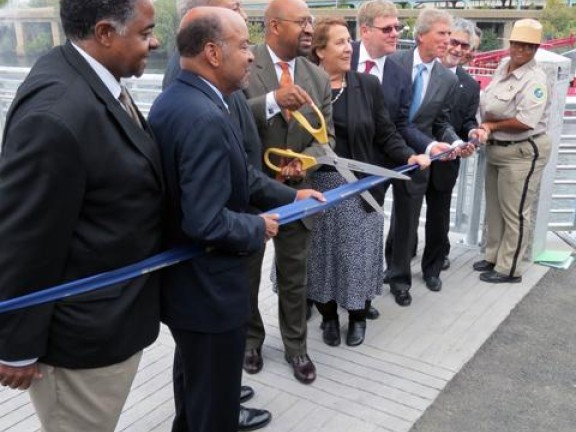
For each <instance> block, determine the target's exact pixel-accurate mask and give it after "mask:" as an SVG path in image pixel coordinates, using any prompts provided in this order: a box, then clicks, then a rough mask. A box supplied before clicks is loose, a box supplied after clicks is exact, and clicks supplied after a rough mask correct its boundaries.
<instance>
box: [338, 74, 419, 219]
mask: <svg viewBox="0 0 576 432" xmlns="http://www.w3.org/2000/svg"><path fill="white" fill-rule="evenodd" d="M346 81H347V83H348V87H347V95H346V111H347V117H346V125H347V131H346V133H347V136H348V145H349V151H350V154H351V156H352V159H355V160H359V161H363V162H368V163H373V164H379V163H381V164H382V165H385V166H388V167H394V166H398V165H402V164H405V163H406V161H407V160H408V158H409V157H410V156H412V155H413V154H414V150H412V149H411V148H410V147H408V146H407V145H406V143H405V142H404V140H403V139H402V137H400V135H399V134H398V132H397V130H396V127H395V126H394V123H392V120H390V116H389V114H388V109H387V108H386V106H385V105H384V97H383V95H382V92H381V91H380V82H379V81H378V78H376V77H374V76H371V75H367V74H364V73H359V72H348V73H347V74H346ZM385 191H386V187H385V186H384V185H378V186H376V187H374V188H372V189H370V192H371V193H372V194H373V195H374V198H376V200H377V201H378V202H379V203H380V204H383V203H384V193H385ZM365 207H366V210H367V211H374V209H373V208H372V207H371V206H369V205H367V204H366V205H365Z"/></svg>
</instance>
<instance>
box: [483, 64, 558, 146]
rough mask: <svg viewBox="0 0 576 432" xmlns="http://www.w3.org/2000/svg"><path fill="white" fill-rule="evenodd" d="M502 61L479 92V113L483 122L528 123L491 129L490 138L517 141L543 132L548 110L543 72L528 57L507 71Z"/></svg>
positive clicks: (547, 94)
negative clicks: (523, 128)
mask: <svg viewBox="0 0 576 432" xmlns="http://www.w3.org/2000/svg"><path fill="white" fill-rule="evenodd" d="M509 61H510V60H509V59H508V60H504V61H503V62H502V64H501V65H500V66H499V67H498V69H497V70H496V72H495V73H494V77H493V78H492V81H491V82H490V84H489V85H488V87H486V90H485V91H484V92H482V94H481V95H480V114H481V118H482V119H483V121H488V122H489V121H495V120H504V119H509V118H516V119H517V120H518V121H520V122H522V123H524V124H525V125H527V126H530V127H531V128H532V129H529V130H526V131H514V132H509V131H501V130H498V131H494V132H493V133H492V135H491V138H493V139H495V140H501V141H521V140H525V139H528V138H530V137H532V136H534V135H538V134H541V133H544V132H546V126H547V123H548V114H549V111H550V100H549V88H548V85H547V79H546V74H545V73H544V71H543V70H542V69H540V68H539V67H538V65H537V64H536V60H534V59H532V60H531V61H529V62H528V63H526V64H524V65H522V66H520V67H519V68H518V69H516V70H515V71H513V72H511V73H508V63H509Z"/></svg>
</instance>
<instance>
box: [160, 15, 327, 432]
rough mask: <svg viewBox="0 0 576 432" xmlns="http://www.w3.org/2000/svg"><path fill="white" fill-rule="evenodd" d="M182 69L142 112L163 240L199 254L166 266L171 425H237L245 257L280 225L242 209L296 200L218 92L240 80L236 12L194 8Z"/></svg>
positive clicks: (242, 45)
mask: <svg viewBox="0 0 576 432" xmlns="http://www.w3.org/2000/svg"><path fill="white" fill-rule="evenodd" d="M177 43H178V50H179V53H180V56H181V66H182V69H183V70H182V72H181V73H180V74H179V75H178V78H177V79H176V81H175V82H174V83H173V84H172V85H170V86H169V87H168V88H167V89H166V91H165V92H163V93H162V94H161V95H160V96H159V97H158V99H157V100H156V102H155V103H154V105H153V106H152V109H151V111H150V124H151V126H152V128H153V130H154V132H155V134H156V136H157V139H158V144H159V147H160V151H161V154H162V163H163V168H164V174H165V176H166V188H167V198H168V199H167V221H166V225H167V230H166V242H167V243H168V246H171V247H172V246H177V245H190V246H194V247H197V248H199V249H202V250H205V251H206V254H204V255H203V256H201V257H198V258H196V259H194V260H192V261H190V262H186V263H182V264H179V265H176V266H174V267H172V268H170V269H168V270H167V271H165V273H164V275H163V276H164V279H163V290H162V292H161V315H162V320H163V321H164V322H165V323H166V324H167V325H168V326H169V327H170V331H171V332H172V335H173V336H174V339H175V341H176V351H175V360H174V362H175V369H176V368H178V369H179V370H180V371H181V373H179V374H177V375H175V382H174V391H175V394H174V399H175V405H176V417H175V419H174V424H173V429H172V430H173V431H181V430H191V431H198V432H213V431H219V432H236V430H237V428H238V415H239V404H238V393H239V391H240V381H241V375H242V357H243V353H244V344H245V324H246V322H247V319H248V317H249V312H250V303H249V297H250V292H249V289H248V286H247V282H246V256H247V255H248V254H250V253H253V252H254V251H257V250H258V249H260V248H261V247H262V244H263V243H264V242H265V241H266V240H267V239H269V238H271V237H273V236H274V235H276V233H277V230H278V222H277V219H278V215H270V214H263V215H254V214H250V213H247V210H248V206H249V204H250V203H254V204H256V205H257V206H258V207H260V208H271V207H274V206H278V205H281V204H287V203H290V202H292V201H294V199H295V198H296V199H300V198H307V197H309V196H316V197H319V198H320V197H321V195H320V194H319V193H317V192H313V191H311V190H302V191H298V192H296V191H294V190H292V189H291V188H288V187H286V186H284V185H281V184H278V183H276V182H274V181H272V180H270V179H269V178H268V177H267V176H265V175H264V174H262V173H260V172H259V171H256V170H254V169H253V168H251V167H250V166H249V165H248V164H247V161H246V155H245V152H244V149H243V147H242V133H241V131H240V130H239V129H238V127H237V125H236V124H235V122H234V121H232V119H231V118H230V115H229V112H228V108H227V104H226V102H225V99H224V96H225V95H229V94H230V93H232V92H233V91H235V90H238V89H240V88H242V87H244V86H245V85H246V84H247V81H248V76H249V66H250V63H251V62H252V60H253V55H252V53H251V51H250V49H249V48H248V29H247V27H246V24H245V22H244V20H243V19H242V18H241V17H240V16H239V15H238V14H236V13H234V12H232V11H230V10H228V9H225V8H213V7H208V8H207V7H199V8H194V9H192V10H190V11H189V12H188V13H187V14H186V15H185V16H184V18H183V20H182V23H181V25H180V30H179V32H178V37H177Z"/></svg>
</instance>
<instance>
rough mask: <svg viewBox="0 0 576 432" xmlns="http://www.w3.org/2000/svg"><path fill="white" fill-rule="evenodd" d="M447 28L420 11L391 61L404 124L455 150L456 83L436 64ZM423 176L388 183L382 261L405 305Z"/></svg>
mask: <svg viewBox="0 0 576 432" xmlns="http://www.w3.org/2000/svg"><path fill="white" fill-rule="evenodd" d="M451 24H452V17H451V16H450V15H449V14H448V13H447V12H445V11H441V10H437V9H432V8H430V9H424V10H422V11H421V12H420V14H419V15H418V19H417V20H416V24H415V28H414V36H415V41H416V47H415V48H414V49H412V50H409V51H403V52H397V53H395V54H393V55H392V56H391V58H392V59H394V60H395V61H397V62H398V64H400V66H402V67H403V68H404V70H405V71H407V72H408V73H410V74H411V76H412V77H413V83H414V84H413V91H412V100H411V104H410V110H409V121H410V122H411V123H412V124H414V126H416V127H417V128H418V129H419V130H420V131H421V132H423V133H424V134H426V135H428V136H429V137H431V138H434V139H436V140H437V141H441V142H447V143H451V144H452V145H454V146H455V145H457V144H460V143H461V142H462V141H461V140H460V138H459V137H458V135H457V134H456V132H454V129H453V128H452V126H451V125H450V108H451V104H452V100H453V97H454V92H455V90H456V87H457V83H458V81H457V79H456V77H455V76H454V75H453V74H452V73H450V71H448V70H447V69H446V68H445V67H444V66H442V65H441V64H440V62H438V61H437V60H436V59H437V58H438V57H442V56H443V55H444V53H445V51H446V48H447V46H448V42H449V39H450V26H451ZM435 145H436V142H432V143H431V144H429V148H433V147H434V146H435ZM466 152H469V151H468V150H466ZM466 152H465V153H464V154H467V153H466ZM456 154H460V151H458V152H455V153H454V154H453V155H452V156H451V157H454V156H456ZM470 154H471V153H470ZM437 163H438V162H437ZM428 177H429V172H428V171H417V172H416V173H414V175H413V176H412V181H411V182H403V183H406V184H401V183H402V182H394V189H393V192H394V206H393V210H392V221H391V226H390V231H389V233H388V238H387V240H386V248H385V257H386V263H387V266H388V269H389V270H388V273H389V280H390V291H391V292H392V293H393V295H394V297H395V299H396V302H397V303H398V304H399V305H401V306H408V305H410V303H411V301H412V297H411V295H410V293H409V289H410V287H411V285H412V275H411V269H410V261H411V258H412V256H413V253H414V248H415V245H416V232H417V229H418V222H419V217H420V210H421V207H422V200H423V197H424V195H425V193H426V190H427V187H428ZM430 229H434V227H432V226H431V227H430ZM427 231H428V230H427ZM440 265H441V263H440ZM423 276H424V280H425V282H426V286H427V287H428V288H429V289H430V290H431V291H439V290H440V289H441V288H442V282H441V281H440V279H439V278H438V277H434V276H433V275H431V274H426V273H424V274H423Z"/></svg>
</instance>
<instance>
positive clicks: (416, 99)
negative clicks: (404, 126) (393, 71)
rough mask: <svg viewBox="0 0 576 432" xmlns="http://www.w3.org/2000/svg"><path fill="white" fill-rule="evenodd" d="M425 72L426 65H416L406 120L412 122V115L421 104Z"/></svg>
mask: <svg viewBox="0 0 576 432" xmlns="http://www.w3.org/2000/svg"><path fill="white" fill-rule="evenodd" d="M425 70H426V65H425V64H424V63H420V64H419V65H418V70H417V71H416V76H415V77H414V83H413V84H412V103H411V104H410V112H409V117H408V119H409V120H410V121H412V120H413V119H414V115H415V114H416V112H417V111H418V108H420V104H421V103H422V94H423V92H424V71H425Z"/></svg>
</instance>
